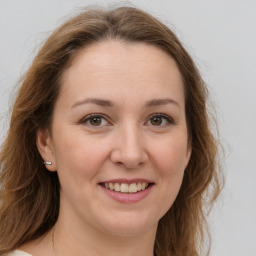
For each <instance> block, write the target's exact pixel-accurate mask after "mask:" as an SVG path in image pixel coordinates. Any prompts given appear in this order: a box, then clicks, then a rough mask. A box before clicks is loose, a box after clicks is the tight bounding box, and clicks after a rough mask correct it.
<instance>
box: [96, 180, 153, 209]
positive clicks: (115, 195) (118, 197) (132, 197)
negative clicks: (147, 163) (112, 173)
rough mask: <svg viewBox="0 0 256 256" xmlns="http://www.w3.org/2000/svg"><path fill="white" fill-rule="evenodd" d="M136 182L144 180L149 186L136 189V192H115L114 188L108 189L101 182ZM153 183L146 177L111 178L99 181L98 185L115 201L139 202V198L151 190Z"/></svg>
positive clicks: (142, 197) (141, 198)
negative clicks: (140, 189) (143, 188)
mask: <svg viewBox="0 0 256 256" xmlns="http://www.w3.org/2000/svg"><path fill="white" fill-rule="evenodd" d="M138 182H145V183H149V184H150V186H148V187H147V188H146V189H145V190H142V191H138V192H136V193H121V192H117V191H114V190H109V189H107V188H105V187H104V186H102V184H103V183H127V184H132V183H138ZM154 185H155V183H154V182H152V181H150V180H146V179H129V180H128V179H112V180H106V181H104V182H100V183H99V186H100V187H101V189H102V190H103V191H104V192H105V193H106V194H107V195H108V196H109V197H111V198H112V199H114V200H115V201H117V202H119V203H125V204H127V203H136V202H139V201H141V200H143V199H144V198H145V197H146V196H148V194H149V193H150V192H151V191H152V188H153V187H154Z"/></svg>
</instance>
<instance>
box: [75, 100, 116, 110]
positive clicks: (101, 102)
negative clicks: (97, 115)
mask: <svg viewBox="0 0 256 256" xmlns="http://www.w3.org/2000/svg"><path fill="white" fill-rule="evenodd" d="M88 103H93V104H96V105H99V106H102V107H114V104H113V103H112V102H111V101H109V100H104V99H97V98H87V99H85V100H81V101H78V102H76V103H75V104H74V105H72V107H71V108H75V107H77V106H80V105H83V104H88Z"/></svg>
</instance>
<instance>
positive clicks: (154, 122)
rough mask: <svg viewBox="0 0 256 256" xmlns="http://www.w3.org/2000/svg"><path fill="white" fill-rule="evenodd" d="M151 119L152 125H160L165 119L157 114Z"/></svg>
mask: <svg viewBox="0 0 256 256" xmlns="http://www.w3.org/2000/svg"><path fill="white" fill-rule="evenodd" d="M150 121H151V124H152V125H154V126H158V125H161V124H162V122H163V119H162V117H160V116H155V117H152V118H151V119H150Z"/></svg>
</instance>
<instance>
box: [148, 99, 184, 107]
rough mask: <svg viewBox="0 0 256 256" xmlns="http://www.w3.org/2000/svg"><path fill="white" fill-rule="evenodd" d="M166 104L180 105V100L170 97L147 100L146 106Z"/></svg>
mask: <svg viewBox="0 0 256 256" xmlns="http://www.w3.org/2000/svg"><path fill="white" fill-rule="evenodd" d="M166 104H174V105H176V106H177V107H180V106H179V104H178V102H176V101H175V100H173V99H170V98H165V99H152V100H149V101H147V102H146V107H154V106H162V105H166Z"/></svg>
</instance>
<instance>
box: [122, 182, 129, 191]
mask: <svg viewBox="0 0 256 256" xmlns="http://www.w3.org/2000/svg"><path fill="white" fill-rule="evenodd" d="M120 190H121V192H122V193H127V192H129V188H128V184H126V183H121V189H120Z"/></svg>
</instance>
